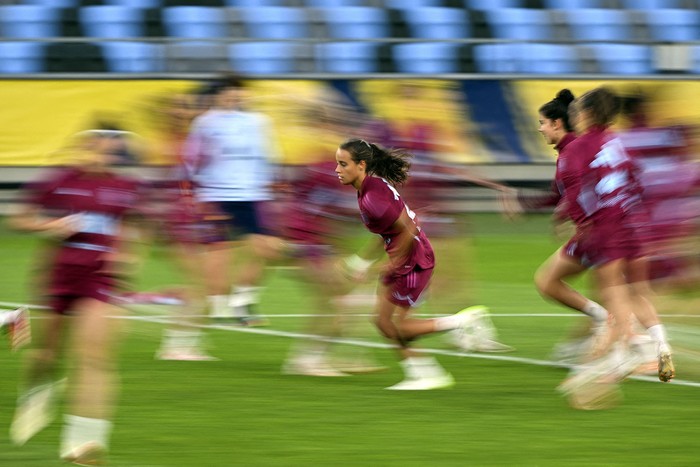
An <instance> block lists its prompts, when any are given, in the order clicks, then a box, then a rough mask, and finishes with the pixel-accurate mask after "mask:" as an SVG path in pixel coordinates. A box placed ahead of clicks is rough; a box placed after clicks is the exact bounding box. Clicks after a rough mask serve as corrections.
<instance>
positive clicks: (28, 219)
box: [8, 205, 80, 239]
mask: <svg viewBox="0 0 700 467" xmlns="http://www.w3.org/2000/svg"><path fill="white" fill-rule="evenodd" d="M8 225H9V226H10V228H13V229H16V230H22V231H25V232H36V233H40V234H43V235H46V236H48V237H53V238H58V239H61V238H67V237H70V236H71V235H73V234H74V233H76V232H78V230H79V225H80V214H72V215H69V216H64V217H59V218H52V217H47V216H44V215H42V214H41V210H40V209H39V208H38V207H37V206H33V205H22V206H21V207H19V208H18V210H17V211H16V212H14V213H13V214H11V215H10V216H9V217H8Z"/></svg>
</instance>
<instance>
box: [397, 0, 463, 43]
mask: <svg viewBox="0 0 700 467" xmlns="http://www.w3.org/2000/svg"><path fill="white" fill-rule="evenodd" d="M403 14H404V17H405V18H406V23H407V24H408V28H409V31H410V33H411V37H416V38H421V39H463V38H468V37H470V36H471V31H470V28H469V26H470V23H469V13H468V11H467V10H464V9H459V8H446V7H427V8H413V9H409V10H406V11H404V12H403Z"/></svg>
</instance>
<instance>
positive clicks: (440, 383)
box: [385, 373, 455, 391]
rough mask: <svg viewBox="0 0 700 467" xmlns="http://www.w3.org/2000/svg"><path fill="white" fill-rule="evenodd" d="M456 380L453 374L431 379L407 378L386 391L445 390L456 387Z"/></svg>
mask: <svg viewBox="0 0 700 467" xmlns="http://www.w3.org/2000/svg"><path fill="white" fill-rule="evenodd" d="M454 384H455V380H454V378H453V377H452V375H451V374H449V373H445V374H444V375H441V376H434V377H430V378H406V379H404V380H403V381H401V382H398V383H396V384H394V385H393V386H389V387H387V388H385V389H387V390H389V391H430V390H432V389H445V388H450V387H452V386H454Z"/></svg>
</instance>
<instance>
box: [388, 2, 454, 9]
mask: <svg viewBox="0 0 700 467" xmlns="http://www.w3.org/2000/svg"><path fill="white" fill-rule="evenodd" d="M440 6H445V5H444V3H443V2H442V0H384V7H385V8H394V9H397V10H410V9H413V8H425V7H440Z"/></svg>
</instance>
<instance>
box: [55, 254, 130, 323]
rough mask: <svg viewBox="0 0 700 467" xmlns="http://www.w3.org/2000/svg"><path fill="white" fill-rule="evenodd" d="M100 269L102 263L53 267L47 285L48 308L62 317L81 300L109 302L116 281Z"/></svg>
mask: <svg viewBox="0 0 700 467" xmlns="http://www.w3.org/2000/svg"><path fill="white" fill-rule="evenodd" d="M102 267H103V265H102V263H95V264H61V263H59V264H58V265H57V266H55V269H54V270H53V273H52V274H51V278H50V282H49V284H48V285H49V287H48V292H49V306H50V308H51V309H52V310H53V311H54V312H55V313H59V314H62V315H64V314H68V313H69V312H70V311H71V307H72V305H73V303H74V302H75V301H76V300H79V299H81V298H94V299H96V300H99V301H102V302H109V301H111V299H112V297H113V294H114V293H115V288H116V284H117V281H116V279H115V278H114V277H112V276H111V275H107V274H103V273H100V272H99V271H100V270H101V269H102Z"/></svg>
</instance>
